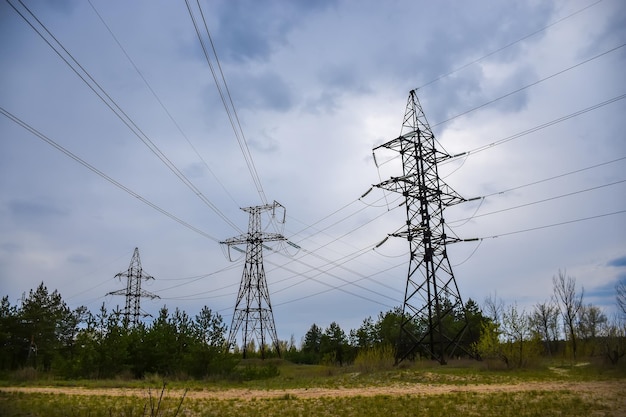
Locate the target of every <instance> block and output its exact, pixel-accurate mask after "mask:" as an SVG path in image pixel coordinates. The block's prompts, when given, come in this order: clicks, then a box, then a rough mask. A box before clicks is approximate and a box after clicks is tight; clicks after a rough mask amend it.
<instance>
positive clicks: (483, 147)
mask: <svg viewBox="0 0 626 417" xmlns="http://www.w3.org/2000/svg"><path fill="white" fill-rule="evenodd" d="M625 98H626V94H621V95H619V96H615V97H613V98H610V99H608V100H605V101H603V102H600V103H596V104H594V105H592V106H589V107H586V108H584V109H581V110H578V111H575V112H573V113H569V114H567V115H564V116H561V117H558V118H556V119H552V120H550V121H548V122H545V123H542V124H539V125H536V126H533V127H531V128H529V129H526V130H523V131H521V132H517V133H515V134H513V135H510V136H507V137H505V138H502V139H498V140H496V141H494V142H490V143H488V144H486V145H481V146H478V147H476V148H474V149H471V150H468V151H465V152H461V153H458V154H456V155H453V156H452V157H451V158H450V159H446V160H445V161H442V162H441V165H445V164H447V163H450V162H452V161H453V160H455V159H456V158H459V157H465V158H467V157H468V156H470V155H474V154H477V153H478V152H482V151H486V150H488V149H491V148H493V147H495V146H498V145H502V144H503V143H506V142H510V141H512V140H515V139H519V138H521V137H523V136H526V135H529V134H531V133H535V132H537V131H539V130H543V129H545V128H548V127H550V126H553V125H555V124H558V123H561V122H564V121H566V120H569V119H572V118H574V117H577V116H580V115H582V114H585V113H588V112H590V111H593V110H597V109H599V108H601V107H604V106H607V105H609V104H612V103H615V102H617V101H620V100H623V99H625ZM398 158H400V156H399V155H396V156H393V157H391V158H389V159H387V160H385V161H383V162H381V163H377V167H381V166H383V165H385V164H387V163H389V162H391V161H394V160H396V159H398Z"/></svg>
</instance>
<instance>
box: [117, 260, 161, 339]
mask: <svg viewBox="0 0 626 417" xmlns="http://www.w3.org/2000/svg"><path fill="white" fill-rule="evenodd" d="M122 277H126V289H121V290H117V291H112V292H110V293H108V294H107V295H125V296H126V305H125V307H124V312H123V313H122V316H123V317H124V319H123V322H124V326H125V327H134V326H136V325H137V323H139V317H140V316H142V317H146V316H148V315H149V314H146V313H143V312H142V311H141V298H142V297H145V298H152V299H154V298H159V296H158V295H155V294H152V293H149V292H148V291H146V290H142V289H141V281H143V280H149V279H154V277H152V276H150V275H148V274H146V273H144V272H143V269H142V268H141V259H139V248H135V252H134V253H133V257H132V259H131V260H130V265H128V270H127V271H126V272H120V273H118V274H116V275H115V278H119V279H120V280H121V279H122Z"/></svg>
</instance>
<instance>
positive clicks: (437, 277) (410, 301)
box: [374, 90, 467, 364]
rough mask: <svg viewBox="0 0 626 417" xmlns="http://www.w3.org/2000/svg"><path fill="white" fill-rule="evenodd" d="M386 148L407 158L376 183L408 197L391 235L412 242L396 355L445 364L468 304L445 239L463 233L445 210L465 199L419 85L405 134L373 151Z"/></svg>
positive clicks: (411, 95) (406, 116) (410, 104)
mask: <svg viewBox="0 0 626 417" xmlns="http://www.w3.org/2000/svg"><path fill="white" fill-rule="evenodd" d="M381 148H387V149H390V150H392V151H396V152H398V153H399V154H400V157H401V158H402V175H401V176H398V177H391V178H390V179H388V180H386V181H383V182H381V183H380V184H377V185H375V186H376V187H379V188H382V189H386V190H390V191H393V192H397V193H401V194H402V195H403V196H404V197H405V207H406V216H407V217H406V219H407V220H406V229H405V230H404V231H402V232H400V233H395V234H392V235H391V236H397V237H402V238H406V239H407V240H408V242H409V247H410V259H409V270H408V276H407V282H406V288H405V293H404V304H403V307H402V321H401V330H400V338H399V340H398V345H397V350H396V355H397V356H396V361H397V362H399V361H402V360H403V359H406V358H407V357H409V356H414V355H415V354H420V355H424V356H429V357H430V358H431V359H435V360H438V361H439V362H440V363H442V364H443V363H446V356H449V355H452V354H453V353H454V351H455V349H456V348H457V347H458V343H459V341H460V339H461V337H462V335H463V333H464V331H465V328H466V327H467V320H465V326H461V327H462V328H460V329H451V328H447V327H451V326H446V323H450V321H451V318H452V315H453V313H454V311H455V309H459V308H460V310H461V311H463V312H464V307H463V302H462V300H461V296H460V294H459V289H458V286H457V284H456V280H455V279H454V274H453V273H452V267H451V265H450V262H449V260H448V255H447V252H446V244H448V243H451V242H456V241H459V239H450V237H449V236H447V235H446V230H445V221H444V217H443V210H444V208H445V207H447V206H450V205H453V204H457V203H461V202H464V201H466V200H465V199H463V198H462V197H461V196H459V195H458V194H457V193H455V192H454V191H453V190H452V189H451V188H450V187H448V186H447V185H446V184H445V183H444V182H443V181H442V180H441V178H440V177H439V174H438V170H437V165H438V163H440V162H441V161H443V160H446V159H449V158H450V157H451V156H450V155H448V154H447V153H445V152H442V151H440V150H438V149H437V147H436V146H435V136H434V135H433V133H432V131H431V129H430V126H429V125H428V121H427V120H426V117H425V115H424V112H423V111H422V107H421V105H420V102H419V100H418V98H417V95H416V92H415V90H412V91H411V92H410V93H409V98H408V102H407V106H406V111H405V114H404V121H403V123H402V131H401V134H400V136H399V137H397V138H395V139H393V140H390V141H389V142H387V143H385V144H383V145H380V146H378V147H376V148H374V152H376V151H377V150H378V149H381ZM374 159H376V158H374Z"/></svg>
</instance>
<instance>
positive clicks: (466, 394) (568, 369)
mask: <svg viewBox="0 0 626 417" xmlns="http://www.w3.org/2000/svg"><path fill="white" fill-rule="evenodd" d="M246 366H247V367H249V368H254V367H257V368H261V369H264V368H265V367H267V366H268V364H267V363H258V362H251V363H249V364H247V365H246ZM269 367H270V368H271V369H273V370H275V371H277V372H273V373H271V374H272V375H274V376H272V377H266V378H263V379H254V380H245V379H240V380H212V381H184V380H172V381H168V383H167V385H166V388H165V389H164V390H162V386H163V385H162V384H163V382H162V379H161V378H160V377H159V376H158V375H152V376H150V377H148V378H146V379H144V380H141V381H126V380H123V379H117V380H106V381H59V380H53V379H45V378H44V379H41V378H39V379H36V380H28V381H18V380H15V379H11V378H6V379H4V380H2V381H1V384H2V386H1V387H0V415H2V416H7V417H14V416H23V417H26V416H28V417H36V416H42V417H43V416H51V417H54V416H77V417H79V416H81V417H82V416H85V417H86V416H90V417H97V416H108V417H112V416H113V417H114V416H125V417H130V416H157V415H158V416H175V415H177V416H238V417H239V416H244V417H245V416H263V417H268V416H346V417H347V416H364V417H367V416H376V417H380V416H385V417H386V416H433V417H434V416H451V415H455V416H516V417H524V416H585V417H593V416H626V372H624V370H623V369H615V368H605V367H601V366H592V365H582V366H580V365H579V366H571V365H562V364H556V365H554V366H545V367H542V368H536V369H532V370H516V371H503V370H500V371H494V370H487V369H486V368H485V366H484V364H482V363H479V362H459V363H450V364H448V365H446V366H439V365H435V364H433V363H430V362H429V363H425V364H417V365H412V366H402V367H399V368H393V369H388V370H383V371H377V372H368V373H362V372H358V371H356V370H355V369H352V368H350V367H344V368H335V367H323V366H301V365H293V364H290V363H286V362H280V361H277V362H270V363H269ZM274 367H275V369H274ZM268 375H269V374H268Z"/></svg>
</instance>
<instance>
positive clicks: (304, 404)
mask: <svg viewBox="0 0 626 417" xmlns="http://www.w3.org/2000/svg"><path fill="white" fill-rule="evenodd" d="M146 405H147V400H146V399H141V398H136V397H121V398H119V397H115V398H114V397H106V396H104V397H72V396H66V395H52V394H21V393H19V394H8V393H0V414H1V415H3V416H5V417H18V416H28V417H39V416H41V417H44V416H46V417H57V416H58V417H61V416H63V417H65V416H76V417H82V416H85V417H87V416H89V417H99V416H107V417H111V416H124V417H130V416H141V415H144V414H143V413H144V412H145V410H146ZM176 406H177V400H176V399H175V398H167V399H165V400H164V404H163V406H162V408H161V412H160V414H159V415H160V416H174V415H175V411H176ZM622 411H623V410H622ZM618 412H619V410H618V408H617V405H616V404H615V403H610V402H607V401H606V400H605V401H603V402H602V401H599V400H594V399H584V398H581V396H579V395H577V394H574V393H571V392H569V391H549V392H546V391H530V392H519V393H490V394H483V393H480V394H479V393H464V392H459V393H450V394H443V395H429V396H417V395H405V396H385V395H380V396H374V397H353V398H342V397H339V398H314V399H299V398H297V397H294V396H292V395H291V396H289V395H285V396H283V397H280V398H277V399H257V400H254V399H253V400H250V401H246V400H215V399H210V400H200V399H186V400H185V402H184V405H183V407H182V409H181V412H180V413H179V414H178V415H179V416H181V417H182V416H207V417H209V416H220V417H229V416H233V417H235V416H237V417H246V416H259V415H262V416H267V417H269V416H329V417H330V416H335V417H352V416H354V417H357V416H358V417H368V416H372V417H379V416H381V415H393V416H399V417H402V416H407V417H408V416H415V415H420V416H428V417H440V416H441V417H443V416H450V415H463V416H485V417H489V416H494V417H496V416H516V417H526V416H529V417H530V416H589V415H601V416H618V415H619V414H617V413H618ZM145 415H150V414H149V413H147V414H145Z"/></svg>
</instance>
